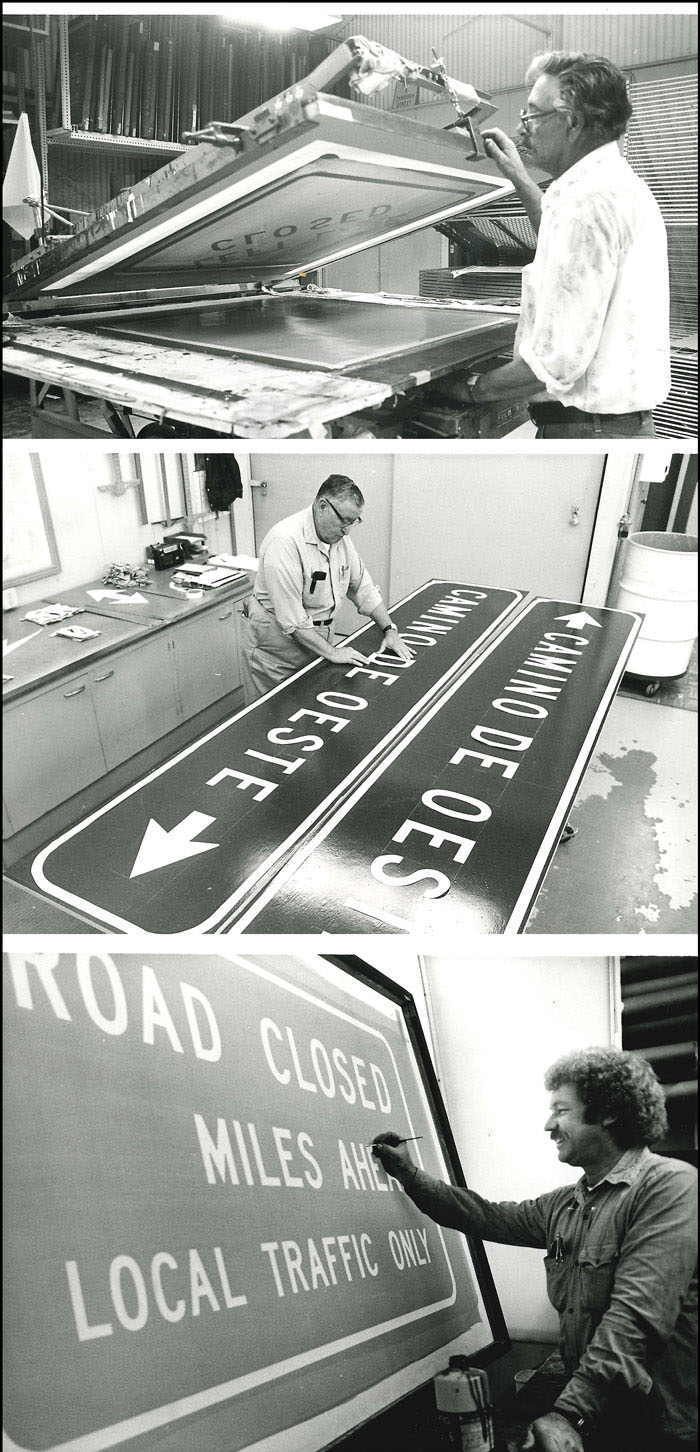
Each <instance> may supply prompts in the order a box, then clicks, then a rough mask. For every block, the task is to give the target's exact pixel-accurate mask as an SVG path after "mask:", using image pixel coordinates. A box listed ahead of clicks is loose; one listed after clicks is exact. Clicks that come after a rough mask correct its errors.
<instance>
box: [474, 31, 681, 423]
mask: <svg viewBox="0 0 700 1452" xmlns="http://www.w3.org/2000/svg"><path fill="white" fill-rule="evenodd" d="M526 79H527V81H528V82H530V83H531V90H530V94H529V96H528V99H527V106H526V109H525V110H523V111H521V113H520V124H519V126H518V128H517V133H516V141H515V142H513V141H512V140H511V139H510V138H509V137H508V136H506V134H505V132H503V131H500V130H498V129H497V128H492V129H489V130H487V131H484V132H483V137H484V144H485V148H486V151H487V152H488V154H489V156H490V157H491V159H492V160H493V161H494V162H495V163H496V165H497V166H498V168H499V170H500V171H501V172H502V173H503V175H504V176H506V177H507V178H508V179H509V180H510V181H512V182H513V185H514V186H515V189H516V191H517V193H518V195H519V197H520V199H521V201H522V203H523V206H524V207H525V210H526V212H527V214H528V216H529V218H530V221H531V222H532V225H533V227H534V230H535V232H536V233H537V249H536V252H535V258H534V261H533V262H532V263H531V264H530V266H528V267H525V268H524V269H523V279H522V303H521V312H520V320H519V323H518V329H517V333H516V338H515V347H514V351H513V361H512V363H507V364H505V365H504V366H503V367H501V368H497V369H494V370H493V371H492V372H487V373H482V374H471V375H470V376H469V377H468V378H467V379H466V382H465V381H464V380H459V381H455V383H454V384H453V385H452V386H451V388H450V392H451V394H452V396H453V397H457V398H459V399H461V400H462V401H466V402H471V403H475V404H481V403H487V402H489V401H491V400H495V399H500V398H507V397H509V396H518V397H520V398H523V397H525V398H528V399H529V400H530V403H529V410H530V416H531V418H532V419H533V421H534V423H535V424H536V425H537V430H538V434H537V436H538V438H597V437H601V438H606V437H611V438H615V437H619V438H640V437H641V438H648V437H651V436H653V434H654V424H653V418H652V409H654V408H656V407H657V406H658V405H659V404H660V403H662V402H663V400H664V399H665V398H666V396H667V394H668V392H669V389H670V386H671V374H670V339H669V280H668V256H667V245H666V230H665V227H664V223H663V219H662V216H661V212H660V211H659V207H658V205H657V203H656V201H655V199H654V197H653V196H652V193H651V191H650V190H649V188H648V186H647V185H646V182H644V181H643V180H642V178H641V177H639V176H637V175H636V173H635V172H634V171H632V168H631V167H630V166H628V164H627V162H626V161H625V160H624V158H623V157H622V155H621V153H620V149H619V146H618V139H619V138H620V137H621V136H622V135H623V133H624V131H625V129H626V127H627V123H628V121H629V119H630V116H631V114H632V107H631V105H630V102H629V98H628V95H627V84H626V81H625V77H624V75H623V74H622V72H621V71H620V70H618V68H617V66H614V65H612V63H611V62H610V61H607V60H605V59H604V58H603V57H601V56H591V55H581V54H576V53H567V52H562V51H552V52H549V53H548V54H546V55H541V56H536V57H535V59H534V61H533V62H532V65H531V66H530V69H529V71H528V73H527V77H526ZM527 165H532V166H535V167H539V168H540V169H541V170H542V171H544V172H547V173H548V174H549V175H550V176H551V177H553V178H554V180H553V182H552V183H551V185H550V186H549V188H548V189H547V191H546V192H545V193H544V194H543V193H542V192H541V191H540V188H539V187H538V186H537V184H536V183H535V182H534V181H533V180H532V178H531V177H530V176H529V175H528V172H527V170H526V166H527Z"/></svg>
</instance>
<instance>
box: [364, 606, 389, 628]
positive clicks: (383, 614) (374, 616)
mask: <svg viewBox="0 0 700 1452" xmlns="http://www.w3.org/2000/svg"><path fill="white" fill-rule="evenodd" d="M369 618H370V620H373V621H374V623H375V625H378V626H379V629H380V630H384V631H385V630H391V629H392V628H393V621H392V619H391V616H390V614H389V611H388V610H387V609H386V606H385V605H383V604H381V602H380V603H379V605H375V607H374V610H373V611H372V613H371V615H370V617H369Z"/></svg>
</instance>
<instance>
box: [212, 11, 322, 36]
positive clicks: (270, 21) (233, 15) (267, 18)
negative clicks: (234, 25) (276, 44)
mask: <svg viewBox="0 0 700 1452" xmlns="http://www.w3.org/2000/svg"><path fill="white" fill-rule="evenodd" d="M212 9H213V10H214V11H215V12H216V14H218V15H221V17H222V19H223V20H232V21H236V20H242V21H245V22H247V23H248V24H251V23H252V24H254V25H264V26H266V27H267V29H268V30H323V29H325V27H326V26H328V25H339V24H340V22H341V21H342V19H343V16H342V15H341V14H340V13H339V12H338V11H330V10H323V9H322V7H321V6H320V5H214V6H213V7H212V6H210V7H209V11H210V12H211V10H212Z"/></svg>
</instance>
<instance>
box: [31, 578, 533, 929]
mask: <svg viewBox="0 0 700 1452" xmlns="http://www.w3.org/2000/svg"><path fill="white" fill-rule="evenodd" d="M433 585H445V586H452V587H453V588H454V587H456V588H461V589H474V590H494V591H496V590H498V591H500V592H502V593H503V592H504V587H503V586H498V585H473V586H472V585H467V584H461V583H460V582H459V581H457V580H427V581H426V582H425V583H424V584H423V585H420V586H418V588H417V589H416V590H413V591H411V592H410V594H408V595H406V596H404V597H403V599H402V600H399V601H398V602H397V604H395V605H393V606H392V609H397V608H399V606H402V605H405V604H407V603H408V602H409V601H410V600H413V599H415V597H416V596H417V595H420V594H421V593H422V592H423V591H424V590H429V589H430V588H431V587H432V586H433ZM505 593H508V594H511V595H512V596H513V600H512V602H511V603H510V604H508V605H506V606H504V609H503V610H502V611H501V613H500V615H499V616H498V617H497V618H496V619H495V620H494V621H493V622H492V623H491V625H489V626H488V627H487V628H486V629H485V630H484V631H482V634H481V635H480V636H479V637H478V639H477V640H475V641H474V642H473V643H472V645H470V646H469V648H468V650H466V651H465V652H464V654H463V655H462V656H461V657H459V659H458V660H457V661H455V662H453V664H452V665H451V666H450V668H449V670H448V671H446V672H445V674H444V676H441V677H440V678H439V679H438V680H437V681H434V682H433V684H432V686H430V688H429V690H428V691H427V692H426V694H425V696H422V697H421V698H420V700H419V701H416V702H414V703H413V705H412V706H411V707H410V708H409V710H408V711H407V712H406V714H405V715H404V716H403V717H402V718H401V720H400V721H399V722H397V723H395V725H394V726H393V727H392V728H391V729H390V731H389V732H388V733H387V735H386V736H384V737H382V739H381V741H379V742H378V743H375V745H374V746H373V747H372V749H371V751H370V752H368V753H367V755H366V756H364V757H363V758H362V761H360V762H358V763H357V764H356V765H355V767H354V768H353V770H352V771H351V772H349V773H348V775H347V776H346V777H343V779H342V781H341V782H339V783H338V784H337V785H336V786H335V787H334V788H333V790H332V791H331V792H329V793H328V795H327V796H325V797H324V798H323V799H322V801H321V802H319V803H317V805H316V807H315V808H314V810H313V812H311V813H310V814H309V816H308V817H306V818H304V820H303V822H301V823H300V824H299V825H298V826H297V827H296V828H295V829H294V831H293V832H292V833H291V834H290V835H289V837H286V838H285V839H284V841H283V842H281V843H278V845H277V847H276V848H275V849H274V851H273V852H272V853H271V854H270V856H269V857H267V858H265V861H264V862H262V863H261V864H260V865H259V866H258V867H257V868H256V869H255V871H254V872H253V873H251V874H250V876H249V877H248V878H246V880H245V882H244V883H241V884H240V885H239V886H238V887H237V888H236V890H235V892H234V893H232V894H231V896H230V897H228V898H227V899H226V901H225V902H224V903H222V904H220V905H219V907H218V908H217V909H216V911H215V912H213V913H211V914H210V915H209V917H208V918H205V919H204V921H203V922H202V923H198V924H196V925H194V926H192V927H188V928H183V929H181V930H180V931H179V932H177V933H172V934H171V935H170V936H171V937H172V938H173V939H174V940H177V939H178V938H182V937H184V936H186V935H189V934H192V933H202V932H207V931H208V930H210V929H211V928H213V926H214V924H216V923H218V922H219V921H220V920H221V918H222V917H224V916H225V915H226V913H227V912H228V911H229V909H230V908H231V907H233V906H234V905H235V903H236V902H237V901H238V900H239V899H240V898H241V897H242V896H243V895H244V894H245V893H246V892H247V891H248V890H249V888H250V887H251V886H253V885H254V883H255V882H256V881H257V880H258V879H259V878H260V877H262V876H263V875H264V874H265V873H266V872H267V870H268V869H269V867H271V866H272V865H274V863H275V862H276V861H277V860H278V858H279V857H280V856H281V855H282V853H283V852H284V851H286V849H287V848H288V847H289V846H290V845H291V844H292V843H293V842H294V841H296V840H297V839H298V837H299V836H300V835H301V833H302V832H303V831H304V830H305V829H306V827H307V826H309V825H310V824H312V823H313V822H314V821H315V820H316V818H317V817H318V816H319V814H320V813H321V812H322V811H323V809H324V807H325V806H326V805H327V804H328V803H329V802H331V801H333V798H334V797H336V796H338V795H339V793H340V792H341V791H343V790H344V789H345V787H346V786H347V784H348V783H349V782H351V781H352V780H353V778H354V777H355V776H357V774H358V773H359V772H360V771H361V770H362V768H363V767H364V766H365V764H366V762H367V761H370V760H371V759H372V757H373V756H375V755H376V754H377V752H379V751H381V750H382V749H383V747H384V746H385V745H386V743H387V742H388V741H391V739H392V737H393V736H395V735H396V733H397V732H398V731H400V730H401V729H402V727H403V726H404V725H405V723H406V722H407V721H409V720H410V719H411V718H412V717H413V716H414V715H415V713H416V711H418V710H420V707H421V705H423V704H424V702H425V700H426V699H428V698H429V697H431V696H432V695H433V694H434V692H435V691H437V690H439V688H440V685H441V683H442V681H443V680H444V679H445V678H448V677H449V676H450V675H451V674H452V673H453V672H454V671H459V668H460V665H461V663H462V661H463V660H468V659H469V658H470V657H471V655H472V653H473V652H474V651H477V650H478V649H479V647H480V645H481V644H482V642H483V641H484V640H485V639H487V638H488V636H489V635H490V634H491V632H492V631H496V630H498V631H499V639H500V633H501V632H500V627H501V624H502V622H503V620H504V619H506V618H507V616H508V615H510V614H511V613H512V611H514V610H516V611H517V610H518V607H519V605H521V604H522V601H523V600H524V599H525V592H524V591H522V590H508V591H506V592H505ZM426 608H427V607H426ZM518 618H520V617H519V616H518ZM369 629H371V625H363V626H361V627H360V628H359V629H358V630H356V631H355V632H354V634H352V635H349V636H348V641H352V640H356V639H357V638H358V636H360V635H362V634H363V633H364V631H366V630H369ZM321 664H322V662H321V660H320V659H319V660H315V661H312V662H311V663H310V664H309V665H306V666H302V667H301V669H300V670H299V671H297V672H296V673H295V675H294V676H290V677H288V678H287V680H285V681H281V682H280V684H279V685H278V686H274V687H273V689H272V690H271V691H268V692H267V693H266V695H265V696H264V697H261V698H260V699H261V700H265V701H268V700H269V699H270V697H271V696H274V695H277V694H278V693H279V692H280V691H283V690H284V689H285V687H286V686H288V685H289V682H290V681H291V680H299V679H300V677H301V676H303V675H306V674H308V672H310V671H312V670H315V669H316V668H318V667H319V666H320V665H321ZM258 704H259V702H258V701H253V702H252V704H251V705H250V706H244V707H243V709H242V710H241V711H237V712H236V713H235V715H234V716H229V717H227V719H226V720H225V721H223V722H220V723H219V725H218V726H215V727H214V728H213V730H211V731H209V732H207V733H206V734H205V735H204V736H202V737H199V738H198V739H197V740H196V741H194V742H192V743H191V744H190V745H189V746H186V747H184V748H183V750H182V751H179V752H176V754H175V756H173V757H171V758H170V759H169V760H168V761H166V762H164V763H163V764H162V766H159V767H156V768H155V770H154V771H152V772H149V773H148V775H147V776H145V777H143V778H142V779H141V780H140V781H137V782H135V783H134V784H133V785H132V786H130V787H127V788H126V789H125V790H124V791H123V792H120V793H118V795H117V796H116V797H112V798H111V799H110V800H109V801H108V802H106V803H105V804H104V805H103V806H101V807H98V808H97V810H96V811H94V812H92V813H91V815H90V816H88V817H85V818H84V819H83V820H82V821H80V822H76V823H75V825H74V826H73V827H70V828H69V829H68V831H66V832H63V833H62V834H61V835H60V836H59V837H56V838H55V839H54V840H53V841H52V842H49V843H48V844H47V846H46V847H43V848H42V849H41V851H40V852H38V853H37V855H36V857H35V858H34V860H33V862H32V866H31V875H32V878H33V880H34V882H35V883H36V885H37V887H38V888H39V889H40V890H41V891H42V892H44V893H46V894H47V896H48V897H51V898H54V899H57V900H58V901H59V902H63V903H67V904H68V905H69V906H70V907H74V908H77V909H78V910H80V911H82V912H86V913H87V914H88V916H89V917H91V918H96V919H97V920H98V921H99V922H103V923H106V924H108V925H110V926H112V927H116V928H118V929H123V930H124V931H125V932H139V933H143V934H144V935H145V936H146V937H150V936H162V934H160V933H158V934H155V935H151V934H149V932H148V930H147V929H145V928H142V927H140V925H139V924H138V923H133V922H131V921H130V919H128V918H122V917H119V916H118V915H117V914H116V913H111V912H108V911H107V910H106V909H104V908H101V907H99V906H97V905H96V904H95V903H91V902H89V901H88V900H87V899H86V898H82V897H78V896H77V895H76V894H74V893H72V892H69V891H67V889H65V888H62V887H58V886H56V885H55V884H54V883H51V882H50V881H49V879H48V878H47V876H46V874H45V872H44V864H45V862H46V861H47V859H48V858H49V857H50V855H51V853H52V852H54V851H56V849H57V848H59V847H62V846H63V845H64V843H66V842H68V841H70V840H71V838H72V837H75V836H77V835H78V834H79V833H80V832H82V831H84V830H85V829H86V828H87V827H89V826H91V825H92V823H93V822H95V821H97V820H98V818H100V817H102V816H105V815H106V813H107V812H109V811H111V810H112V809H113V808H114V807H116V806H119V805H120V803H121V802H123V801H126V800H127V799H128V798H129V797H130V796H133V794H134V792H137V791H141V790H142V789H143V788H144V787H146V786H148V785H149V784H150V782H152V781H154V780H155V779H156V778H157V777H159V776H161V775H163V773H164V772H166V771H170V770H171V769H172V768H173V767H174V766H176V765H177V764H178V762H180V761H182V760H184V759H185V757H187V756H189V755H191V754H192V753H193V752H195V751H197V750H199V748H200V747H201V746H204V745H206V744H207V742H209V741H211V740H213V738H214V737H215V736H217V735H219V734H220V733H221V732H222V731H225V730H226V729H227V728H228V727H229V726H231V725H232V724H233V722H234V721H237V720H239V719H240V718H241V717H243V716H245V715H247V714H248V712H250V711H254V710H255V709H256V707H257V706H258Z"/></svg>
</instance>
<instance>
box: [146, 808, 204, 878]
mask: <svg viewBox="0 0 700 1452" xmlns="http://www.w3.org/2000/svg"><path fill="white" fill-rule="evenodd" d="M215 821H216V817H207V816H206V814H205V813H204V812H190V814H189V816H188V817H185V818H184V819H183V821H182V822H178V823H177V825H176V826H175V827H172V828H171V830H170V831H169V832H166V830H165V828H164V827H160V826H159V825H158V823H157V822H155V821H154V820H153V817H151V820H150V822H149V823H148V826H147V828H146V831H145V832H144V835H143V841H142V843H141V846H140V847H139V850H138V853H137V855H136V861H135V863H134V865H133V867H132V869H131V872H130V873H129V876H130V877H141V875H142V874H143V873H144V872H155V870H156V868H157V867H168V866H169V865H170V863H171V862H182V861H183V860H184V858H185V857H196V855H197V853H198V852H211V851H212V849H213V848H214V847H218V845H219V843H218V842H194V841H193V840H192V839H193V838H194V837H196V836H198V834H199V833H200V832H203V831H204V830H205V828H206V827H210V826H211V824H212V822H215Z"/></svg>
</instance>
